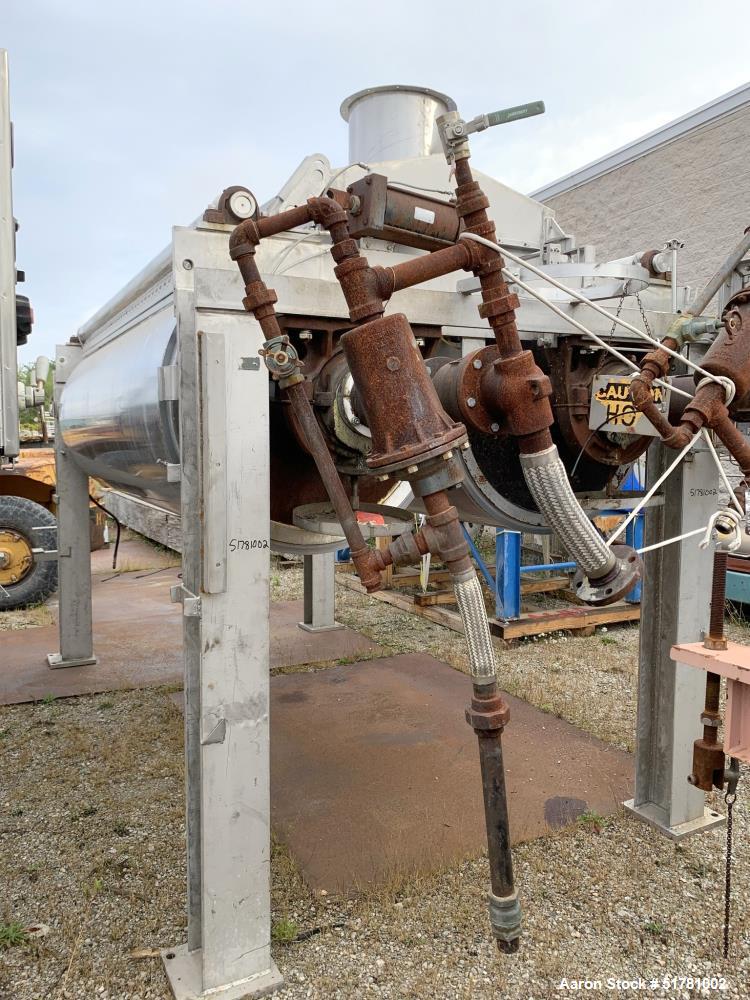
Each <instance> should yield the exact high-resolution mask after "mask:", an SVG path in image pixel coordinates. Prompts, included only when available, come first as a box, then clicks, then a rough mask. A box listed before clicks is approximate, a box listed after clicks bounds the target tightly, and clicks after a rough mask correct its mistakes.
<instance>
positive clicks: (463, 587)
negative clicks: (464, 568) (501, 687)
mask: <svg viewBox="0 0 750 1000" xmlns="http://www.w3.org/2000/svg"><path fill="white" fill-rule="evenodd" d="M453 589H454V591H455V594H456V603H457V604H458V610H459V612H460V614H461V621H462V622H463V624H464V633H465V635H466V644H467V646H468V647H469V663H470V665H471V676H472V680H473V681H474V683H475V684H491V683H492V682H493V681H494V680H495V650H494V648H493V646H492V638H491V636H490V627H489V625H488V623H487V609H486V608H485V605H484V595H483V594H482V587H481V585H480V583H479V579H478V577H477V574H476V573H475V571H474V570H471V571H470V572H469V573H463V574H461V576H460V577H456V578H455V579H454V581H453Z"/></svg>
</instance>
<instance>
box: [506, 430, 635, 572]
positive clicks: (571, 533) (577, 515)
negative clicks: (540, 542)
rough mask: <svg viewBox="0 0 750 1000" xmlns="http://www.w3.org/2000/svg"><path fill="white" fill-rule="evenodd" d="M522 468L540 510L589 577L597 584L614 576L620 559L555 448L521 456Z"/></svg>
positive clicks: (553, 446)
mask: <svg viewBox="0 0 750 1000" xmlns="http://www.w3.org/2000/svg"><path fill="white" fill-rule="evenodd" d="M521 468H522V469H523V474H524V478H525V479H526V485H527V486H528V488H529V492H530V493H531V495H532V497H533V498H534V501H535V503H536V505H537V507H538V508H539V510H540V511H541V512H542V514H544V516H545V518H546V520H547V522H548V524H549V525H550V526H551V527H553V528H554V529H555V531H556V532H557V534H558V535H559V536H560V538H561V539H562V541H563V543H564V545H565V547H566V549H567V550H568V552H570V554H571V555H572V556H573V558H574V559H575V561H576V562H577V563H578V565H579V567H580V568H581V569H582V570H583V572H584V573H585V574H586V576H587V577H589V579H592V580H597V579H599V578H601V577H603V576H606V574H607V573H609V572H611V571H612V570H613V569H614V567H615V563H616V561H617V559H616V557H615V555H614V554H613V553H612V552H611V551H610V550H609V549H608V548H607V546H606V545H605V543H604V541H603V539H602V538H601V536H600V535H599V533H598V532H597V530H596V528H595V527H594V526H593V524H592V523H591V521H589V519H588V518H587V517H586V514H585V512H584V511H583V509H582V507H581V505H580V504H579V503H578V500H577V499H576V497H575V494H574V493H573V490H572V489H571V486H570V482H569V480H568V475H567V473H566V471H565V466H564V465H563V463H562V461H561V460H560V456H559V455H558V453H557V448H556V447H555V445H552V447H551V448H546V449H545V450H544V451H539V452H536V453H535V454H533V455H521Z"/></svg>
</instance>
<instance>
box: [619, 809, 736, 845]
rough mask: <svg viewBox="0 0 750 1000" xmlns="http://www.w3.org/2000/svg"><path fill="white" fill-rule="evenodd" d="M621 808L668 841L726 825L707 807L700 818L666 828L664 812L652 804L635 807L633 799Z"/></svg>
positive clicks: (718, 814) (718, 815)
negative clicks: (661, 834)
mask: <svg viewBox="0 0 750 1000" xmlns="http://www.w3.org/2000/svg"><path fill="white" fill-rule="evenodd" d="M623 806H624V808H625V810H626V811H627V812H629V813H630V814H631V816H635V817H636V819H639V820H641V821H642V822H643V823H648V825H649V826H653V827H654V829H656V830H658V831H659V832H660V833H663V834H664V836H665V837H669V839H670V840H684V839H685V837H690V836H691V835H692V834H694V833H703V832H704V831H705V830H713V829H714V828H715V827H717V826H723V825H724V824H725V823H726V817H725V816H722V814H721V813H717V812H716V811H715V810H714V809H709V808H708V806H706V807H705V809H704V810H703V815H702V816H698V817H697V818H696V819H691V820H688V822H687V823H678V824H677V825H676V826H667V824H666V823H665V822H664V818H663V817H664V810H663V809H661V808H660V807H659V806H656V805H654V804H653V803H649V802H645V803H644V804H643V805H641V806H637V805H635V800H634V799H628V800H627V802H623Z"/></svg>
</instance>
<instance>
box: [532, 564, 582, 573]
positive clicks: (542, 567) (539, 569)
mask: <svg viewBox="0 0 750 1000" xmlns="http://www.w3.org/2000/svg"><path fill="white" fill-rule="evenodd" d="M575 568H576V564H575V563H574V562H559V563H539V565H537V566H521V573H544V572H546V571H547V570H556V569H575Z"/></svg>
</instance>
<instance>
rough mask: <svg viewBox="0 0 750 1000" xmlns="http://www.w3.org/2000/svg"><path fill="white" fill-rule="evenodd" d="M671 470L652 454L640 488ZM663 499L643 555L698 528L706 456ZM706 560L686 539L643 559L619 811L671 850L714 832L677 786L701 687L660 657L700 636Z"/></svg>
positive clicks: (688, 764) (711, 489) (702, 519)
mask: <svg viewBox="0 0 750 1000" xmlns="http://www.w3.org/2000/svg"><path fill="white" fill-rule="evenodd" d="M672 461H674V452H673V451H670V450H668V449H666V448H663V447H661V446H652V450H651V451H650V452H649V463H648V464H649V469H648V481H649V483H652V482H654V481H655V479H656V477H657V476H659V475H660V474H661V472H662V471H663V470H664V469H665V468H666V466H667V465H668V464H669V463H670V462H672ZM663 489H664V505H663V506H660V507H654V508H650V509H649V510H648V512H647V514H646V531H645V544H646V545H650V544H653V543H655V542H657V541H661V540H662V539H665V538H671V537H672V536H674V535H679V534H682V533H683V532H686V531H690V530H691V529H693V528H699V527H701V526H702V525H705V524H706V523H707V521H708V518H709V516H710V515H711V513H712V512H713V511H714V510H715V508H716V501H717V497H718V490H717V486H716V470H715V467H714V465H713V462H712V459H711V456H710V455H709V453H708V451H707V450H706V449H705V448H704V447H702V446H701V444H697V445H696V446H695V447H694V448H693V450H692V452H690V453H689V454H688V456H687V457H686V459H685V461H684V462H682V463H681V465H680V466H679V467H678V468H677V469H676V470H675V471H674V472H673V473H672V475H671V476H670V477H669V479H667V481H666V483H665V484H664V488H663ZM711 560H712V553H711V550H710V549H705V550H704V549H700V548H699V547H698V539H693V538H690V539H687V540H686V541H684V542H682V543H679V542H677V543H675V544H673V545H667V546H665V547H664V548H660V549H656V550H655V551H653V552H649V553H647V554H646V555H645V578H644V583H643V598H642V607H643V615H642V618H641V644H640V673H639V680H638V722H637V732H636V775H635V796H634V798H633V799H631V800H630V801H629V802H626V803H625V807H626V808H627V809H628V810H630V811H631V812H632V813H633V814H634V815H635V816H637V817H639V818H640V819H642V820H645V821H646V822H648V823H650V824H651V825H652V826H655V827H656V828H657V829H659V830H661V832H662V833H664V834H666V835H667V836H668V837H671V838H672V839H675V840H679V839H681V838H682V837H685V836H687V835H688V834H691V833H695V832H697V831H699V830H705V829H707V828H709V827H713V826H716V825H718V824H719V823H722V822H723V818H722V817H721V816H719V814H717V813H715V812H713V811H712V810H709V809H707V808H705V802H704V795H703V793H702V792H701V791H699V790H698V789H696V788H693V787H692V785H689V784H688V781H687V776H688V774H690V772H691V770H692V755H693V741H694V740H695V739H697V738H698V737H699V736H700V735H701V728H700V723H699V718H700V713H701V709H702V708H703V701H704V695H705V686H706V685H705V678H703V677H701V675H700V674H699V672H698V671H693V672H691V669H690V667H686V666H684V665H681V664H679V663H674V662H673V661H672V660H671V659H670V656H669V650H670V647H671V646H672V645H673V644H675V643H678V642H697V641H699V640H700V639H701V637H702V632H703V631H704V630H705V629H706V628H707V626H708V612H709V590H710V586H711ZM696 674H698V676H697V677H696V676H695V675H696Z"/></svg>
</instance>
